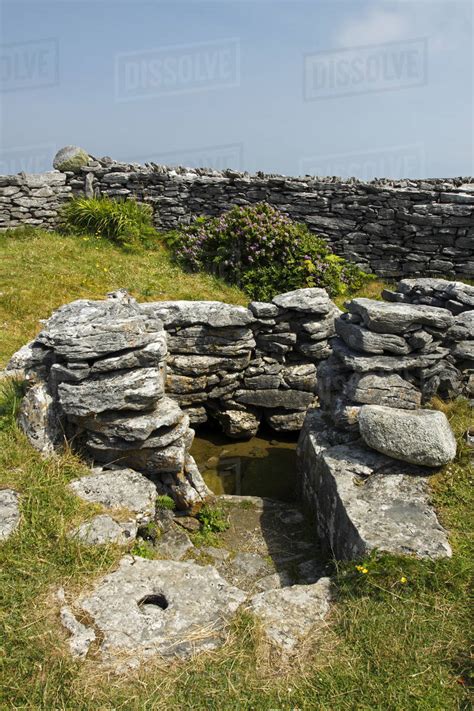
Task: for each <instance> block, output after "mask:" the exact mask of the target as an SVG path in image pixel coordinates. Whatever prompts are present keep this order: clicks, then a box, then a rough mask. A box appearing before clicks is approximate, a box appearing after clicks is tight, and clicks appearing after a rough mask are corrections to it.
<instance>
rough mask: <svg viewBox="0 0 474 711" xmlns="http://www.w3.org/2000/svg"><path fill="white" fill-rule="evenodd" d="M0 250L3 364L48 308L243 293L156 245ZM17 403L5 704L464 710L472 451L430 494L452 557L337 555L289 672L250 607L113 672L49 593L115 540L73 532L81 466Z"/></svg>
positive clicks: (458, 418)
mask: <svg viewBox="0 0 474 711" xmlns="http://www.w3.org/2000/svg"><path fill="white" fill-rule="evenodd" d="M96 247H98V248H97V249H96ZM0 248H1V252H2V262H3V263H2V274H3V275H4V276H3V277H2V291H3V295H2V297H1V301H0V305H1V309H2V312H1V320H2V324H3V326H4V328H3V332H2V349H1V358H2V360H3V361H5V359H6V358H7V357H8V356H9V355H10V354H11V352H12V351H13V350H14V349H15V348H17V347H18V346H19V345H21V344H22V343H23V342H24V341H26V340H27V339H28V338H30V337H31V336H32V335H33V334H34V333H35V331H36V329H37V319H38V318H39V317H43V316H47V315H48V314H49V312H50V311H51V309H52V308H54V307H56V306H58V305H59V304H60V303H63V302H65V301H68V300H70V299H72V298H76V297H79V296H97V297H98V296H102V295H103V294H104V292H105V291H107V290H110V289H112V288H117V287H119V286H126V287H128V288H130V290H131V291H132V293H134V294H135V295H136V296H138V297H142V298H152V299H158V298H179V297H183V298H186V297H188V298H200V297H201V298H220V299H226V300H229V301H230V300H233V301H236V302H239V301H242V300H243V301H245V299H242V297H241V295H240V294H239V292H237V291H236V290H231V289H228V288H224V287H222V285H220V284H219V283H217V282H215V281H214V280H212V279H210V278H208V277H202V276H192V277H190V276H186V275H183V274H182V273H181V272H179V270H177V269H176V268H175V267H171V266H170V265H169V262H168V261H167V259H166V256H165V254H164V253H163V252H161V251H158V252H156V253H152V254H150V253H149V254H146V255H145V254H139V255H124V254H123V253H121V252H120V251H118V250H116V249H114V248H113V247H111V246H110V245H104V244H98V245H97V244H96V245H92V244H90V243H88V242H84V243H79V242H77V241H76V242H75V241H74V240H73V239H71V238H60V237H57V236H52V235H44V234H43V235H39V236H37V237H35V238H34V239H33V240H32V238H31V237H30V238H28V239H26V238H25V239H17V238H15V239H13V238H11V237H10V238H9V239H8V240H5V238H3V243H0ZM97 264H98V265H99V266H96V265H97ZM104 268H105V269H108V270H109V271H107V272H104ZM17 291H19V298H18V301H15V299H14V298H13V297H14V294H15V293H16V292H17ZM5 335H6V339H5ZM15 403H17V398H16V397H15V393H14V391H13V390H12V389H11V388H10V389H9V392H7V393H6V394H5V395H4V396H3V409H1V408H0V482H1V485H2V486H6V485H11V486H14V487H15V488H17V489H18V490H19V491H20V492H22V494H23V497H22V523H21V527H20V530H19V532H18V533H17V534H16V535H14V536H13V537H12V538H11V539H10V540H9V541H7V542H6V543H4V544H3V545H1V546H0V571H1V572H0V596H1V607H0V610H1V612H0V614H1V616H2V619H1V625H0V629H1V630H2V631H1V633H0V634H1V635H2V637H3V638H2V639H1V640H0V648H1V649H2V650H3V652H2V656H1V657H0V659H1V667H2V668H1V686H0V689H1V691H0V708H1V709H4V708H5V709H8V708H31V709H40V708H41V709H48V710H49V709H74V710H75V709H84V710H85V709H87V710H89V709H126V710H127V711H128V710H129V709H134V710H135V709H136V710H137V711H139V710H140V711H142V710H150V711H151V709H153V710H155V709H172V708H179V709H193V710H194V709H212V710H214V709H215V710H216V711H217V710H219V711H227V710H230V709H239V710H240V709H258V711H260V710H263V709H268V710H269V709H295V708H300V709H323V710H327V711H338V710H339V709H341V710H342V709H344V710H345V709H347V710H352V709H358V710H359V709H360V710H366V709H367V710H369V709H370V710H372V709H380V711H382V710H383V711H386V710H392V709H393V710H395V709H396V710H400V711H402V710H403V711H405V710H407V709H422V710H425V709H426V711H428V709H429V710H430V711H431V710H433V709H435V710H440V711H441V710H443V711H444V710H445V709H453V710H454V709H460V708H461V709H468V708H469V701H468V690H467V686H466V683H467V669H468V657H467V648H468V636H469V617H468V612H467V603H466V598H467V589H468V584H469V572H470V571H469V563H470V560H471V561H472V547H471V543H472V539H470V537H469V536H470V533H472V527H471V524H470V516H469V515H470V510H472V484H473V483H474V472H473V470H472V466H470V465H469V463H468V454H467V452H466V451H465V450H464V449H463V448H461V451H460V455H459V458H458V462H457V463H456V464H453V465H450V466H449V467H447V468H445V470H444V471H443V472H441V473H440V474H439V475H438V476H437V477H436V478H435V480H434V498H435V501H436V503H437V505H438V506H439V507H440V509H441V513H442V518H443V522H444V523H445V524H446V525H447V526H448V527H449V528H450V530H451V532H452V537H451V539H452V544H453V547H454V556H453V558H452V559H451V560H446V561H439V562H431V561H424V562H421V561H416V560H413V559H408V558H397V557H394V556H380V557H377V556H372V557H371V558H370V559H368V560H367V561H365V565H366V568H367V570H368V573H366V574H363V573H361V572H359V571H357V570H356V568H355V566H354V564H347V565H344V566H341V567H339V569H338V570H336V571H335V575H336V587H337V590H338V604H337V605H336V606H335V608H334V611H333V613H332V618H331V620H330V625H329V626H328V627H327V629H326V630H325V631H324V633H323V636H322V638H321V639H319V641H318V642H317V644H316V645H315V649H314V650H304V651H302V655H301V657H300V658H299V659H298V661H297V663H295V664H294V666H293V667H292V668H288V669H285V668H283V669H280V668H278V665H276V664H274V663H268V661H265V659H264V658H263V657H262V656H261V655H259V654H258V650H259V643H260V635H259V631H258V628H257V627H255V625H254V624H253V622H252V620H250V619H249V618H248V617H247V616H246V615H241V616H240V617H239V618H238V619H237V621H236V623H235V625H234V626H233V629H232V630H231V634H230V637H229V642H228V644H227V645H226V646H225V647H224V648H223V649H222V650H220V651H218V652H216V653H214V654H212V655H209V656H207V655H202V656H200V657H199V658H197V659H196V660H194V661H191V662H188V663H184V664H179V665H176V666H175V667H174V668H172V669H166V670H163V669H160V668H159V667H155V668H153V667H148V668H147V669H146V670H142V671H141V672H140V673H139V674H135V675H132V676H131V677H130V678H125V677H123V676H122V677H120V678H116V677H112V678H110V679H109V678H108V676H107V675H106V674H104V673H103V672H102V670H100V669H97V667H96V666H95V665H94V661H93V660H91V661H87V662H86V663H83V664H79V663H76V662H74V661H72V660H71V659H70V658H69V656H68V654H67V651H66V649H67V647H66V641H65V640H66V635H65V634H64V633H63V632H62V630H61V627H60V624H59V621H58V607H59V606H58V603H57V602H56V601H55V599H54V591H55V590H57V588H58V587H59V586H60V585H63V586H64V588H65V589H66V591H68V593H72V594H73V593H74V591H75V590H78V589H79V587H81V586H83V585H85V584H89V583H90V581H91V580H93V579H94V578H95V577H96V576H98V575H101V574H104V573H105V572H106V571H109V570H111V569H113V568H114V566H115V565H116V564H117V561H118V560H119V558H120V556H121V551H120V550H118V549H117V548H115V547H109V548H105V549H104V548H102V549H100V550H97V549H89V548H87V547H83V546H79V545H78V544H77V543H74V542H72V541H71V540H69V538H68V537H67V535H66V534H67V531H68V530H69V529H70V528H71V527H72V526H73V525H76V524H77V523H78V522H79V521H81V520H84V519H85V518H86V517H87V516H88V515H90V512H91V511H92V510H93V508H92V507H87V506H85V505H83V504H81V503H80V502H79V501H78V500H77V499H76V498H74V497H73V496H71V495H70V494H69V493H68V490H67V487H66V484H67V482H68V481H70V480H71V479H72V478H74V477H76V476H78V475H79V474H80V473H81V471H83V467H82V465H81V463H80V461H79V460H78V459H77V458H76V457H74V456H73V455H71V454H69V453H68V454H67V455H65V456H63V457H61V458H58V459H55V460H42V459H41V458H40V457H39V456H38V454H37V453H36V452H34V451H33V450H32V449H31V447H29V446H28V444H27V442H26V440H25V438H24V436H23V435H22V434H21V433H20V432H19V431H18V429H17V427H16V425H15V420H14V417H13V416H12V414H11V413H12V409H13V408H14V406H15ZM439 406H440V407H441V406H442V405H441V404H440V405H439ZM447 414H448V416H449V417H450V418H451V419H452V422H453V425H454V426H455V427H456V429H457V432H458V434H459V436H461V434H462V432H463V431H464V430H465V428H466V424H467V421H468V419H469V417H470V413H469V409H468V407H467V404H465V403H464V404H463V403H458V404H457V405H456V406H455V407H453V406H450V407H449V408H447ZM402 577H406V578H407V582H406V583H402V582H401V578H402Z"/></svg>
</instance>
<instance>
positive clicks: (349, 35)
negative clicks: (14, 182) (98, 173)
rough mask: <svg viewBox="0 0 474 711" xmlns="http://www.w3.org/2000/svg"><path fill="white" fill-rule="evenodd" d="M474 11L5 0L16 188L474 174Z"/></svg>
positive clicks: (6, 135) (6, 115)
mask: <svg viewBox="0 0 474 711" xmlns="http://www.w3.org/2000/svg"><path fill="white" fill-rule="evenodd" d="M473 4H474V0H439V1H438V0H393V1H390V2H386V1H385V0H304V1H300V0H237V1H235V0H215V1H214V2H209V1H207V0H173V1H172V2H167V1H165V0H147V1H143V0H60V1H58V0H44V1H43V0H0V34H1V37H0V41H1V47H0V102H1V106H0V174H1V173H3V174H5V173H16V172H19V171H21V170H25V171H27V172H39V171H43V170H50V169H51V167H52V159H53V156H54V154H55V152H56V151H57V150H58V149H59V148H61V147H62V146H65V145H69V144H73V145H78V146H81V147H83V148H84V149H85V150H87V151H88V152H89V153H90V154H91V155H94V156H97V157H100V156H104V155H108V156H111V157H113V158H115V159H117V160H125V161H137V162H140V163H143V162H146V161H154V162H156V163H162V164H168V165H180V164H181V165H186V166H191V167H199V166H203V167H211V168H215V169H223V168H226V167H228V168H234V169H237V170H247V171H250V172H256V171H259V170H261V171H264V172H266V173H283V174H286V175H304V174H310V175H338V176H342V177H350V176H355V177H358V178H362V179H372V178H374V177H391V178H422V177H453V176H467V175H472V174H473V103H474V102H473V72H472V70H473Z"/></svg>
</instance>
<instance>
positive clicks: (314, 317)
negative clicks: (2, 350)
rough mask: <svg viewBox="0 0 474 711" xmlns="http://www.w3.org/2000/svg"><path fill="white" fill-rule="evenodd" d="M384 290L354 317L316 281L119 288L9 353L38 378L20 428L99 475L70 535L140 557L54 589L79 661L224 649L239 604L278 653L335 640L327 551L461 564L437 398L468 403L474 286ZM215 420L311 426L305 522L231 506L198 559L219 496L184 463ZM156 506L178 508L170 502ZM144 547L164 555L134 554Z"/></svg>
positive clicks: (10, 518) (25, 373)
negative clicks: (196, 536) (202, 513)
mask: <svg viewBox="0 0 474 711" xmlns="http://www.w3.org/2000/svg"><path fill="white" fill-rule="evenodd" d="M385 298H386V300H385V301H375V300H370V299H353V300H351V301H349V302H348V303H347V304H346V309H347V310H346V311H345V312H344V313H343V312H341V311H339V309H337V308H336V307H335V305H334V304H333V303H332V302H331V300H330V299H329V297H328V295H327V294H326V292H325V291H324V290H321V289H300V290H297V291H294V292H289V293H287V294H280V295H278V296H276V297H275V298H274V299H273V301H272V302H271V303H262V302H253V303H251V304H249V307H248V308H244V307H241V306H232V305H228V304H223V303H218V302H202V301H201V302H192V301H189V302H182V301H177V302H155V303H146V304H139V303H137V302H136V301H135V300H134V299H132V298H131V297H130V296H129V295H128V294H127V292H126V291H124V290H122V291H118V292H114V293H112V294H109V295H108V298H107V299H105V300H102V301H91V300H85V299H83V300H78V301H74V302H72V303H70V304H66V305H64V306H62V307H61V308H60V309H58V310H57V311H55V312H54V313H53V314H52V316H51V317H50V318H49V319H48V320H47V321H45V322H44V324H43V328H42V330H41V331H40V333H39V334H38V336H37V337H36V339H35V340H34V341H33V342H32V343H30V344H28V345H26V346H24V347H23V348H22V349H20V351H18V352H17V353H16V354H15V355H14V356H13V357H12V359H11V361H10V363H9V365H8V367H7V369H6V375H10V376H17V377H21V378H23V379H26V384H27V391H26V395H25V397H24V399H23V402H22V406H21V410H20V416H19V421H20V425H21V427H22V428H23V430H24V432H25V433H26V435H27V437H28V438H29V440H30V442H31V443H32V444H33V446H35V447H36V448H37V449H39V450H40V451H41V452H43V454H44V455H46V456H51V455H54V453H55V452H56V451H58V450H59V449H60V448H61V446H62V444H63V443H64V441H65V440H67V441H68V442H69V443H70V444H71V445H72V446H73V447H74V448H76V449H78V450H79V451H80V452H81V453H82V454H83V455H84V456H85V460H86V462H87V463H88V464H89V465H90V472H89V473H88V474H86V475H85V476H81V477H80V478H78V479H75V480H73V481H72V482H70V483H69V487H70V489H71V491H72V492H73V493H74V494H75V495H76V496H78V497H80V498H81V499H83V500H85V501H87V502H90V503H94V504H96V505H99V506H100V507H101V511H102V512H101V513H98V514H96V515H94V516H93V517H92V518H89V519H88V520H86V521H84V522H83V523H81V524H80V525H79V526H78V527H77V528H76V529H74V530H72V531H69V532H68V535H69V536H70V537H71V538H73V539H75V540H77V541H78V543H80V544H81V545H98V544H110V543H113V544H116V545H119V546H124V547H125V546H126V547H127V548H126V551H125V552H127V551H128V552H129V553H131V555H125V556H124V557H122V559H121V562H120V565H119V567H118V569H117V570H115V571H112V572H110V573H109V574H108V575H106V576H105V577H103V578H102V579H100V580H98V581H95V582H94V584H93V587H92V588H91V589H88V590H83V591H82V592H80V594H79V595H77V594H76V593H75V594H74V595H72V594H68V593H67V592H65V591H64V590H63V589H60V590H59V591H58V592H57V600H58V603H59V610H58V612H59V617H60V620H61V622H62V624H63V626H64V627H65V628H66V630H67V631H68V633H69V635H70V637H69V638H68V644H69V648H70V651H71V653H72V654H73V655H74V656H76V657H79V658H85V657H86V656H87V655H88V654H89V652H90V651H91V650H95V651H94V654H97V652H98V653H99V654H100V659H101V661H103V662H105V663H107V664H113V665H114V666H115V668H117V669H120V670H122V669H124V668H126V667H127V666H137V665H138V664H140V663H141V661H144V660H145V659H147V658H151V657H155V656H156V655H160V656H162V657H170V656H178V657H188V656H190V655H192V654H194V653H196V652H197V651H204V650H210V649H215V648H216V647H217V646H219V645H221V644H222V643H223V642H224V640H225V635H226V629H227V626H228V624H229V622H230V620H231V619H232V616H233V615H234V614H235V612H236V610H237V609H238V608H239V607H241V606H245V608H246V609H247V610H249V611H250V612H251V613H252V614H253V615H255V616H256V618H257V619H258V620H259V621H260V623H261V625H262V630H263V632H264V637H265V639H266V641H267V643H268V644H270V645H271V646H273V647H275V648H277V649H278V650H279V651H280V653H281V654H284V655H289V654H293V653H294V652H295V651H296V650H298V648H299V646H300V645H301V643H302V642H303V641H304V640H305V639H307V638H308V636H309V635H317V634H321V632H322V629H323V624H324V622H323V620H324V618H325V617H326V615H327V614H328V611H329V609H330V605H331V602H332V588H331V580H330V578H329V577H328V567H327V562H328V560H329V559H332V558H335V559H339V560H341V559H358V558H360V557H361V556H363V555H365V554H366V553H367V552H369V551H370V550H373V549H380V550H383V551H389V552H392V553H396V554H412V555H416V556H419V557H429V558H438V557H444V556H449V555H451V549H450V546H449V543H448V538H447V533H446V531H445V530H444V529H443V527H442V526H441V525H440V522H439V521H438V518H437V515H436V512H435V510H434V508H433V506H432V503H431V499H430V489H429V477H430V475H431V474H432V473H433V472H435V471H437V470H438V469H439V467H440V466H443V465H445V464H447V463H449V462H450V461H451V460H452V459H453V458H454V456H455V454H456V441H455V439H454V436H453V433H452V431H451V428H450V426H449V423H448V420H447V418H446V416H445V415H444V414H443V413H442V412H440V411H436V410H434V409H430V408H429V407H428V402H429V400H430V398H431V397H432V396H433V395H436V394H439V395H442V396H443V397H449V398H452V397H455V396H457V395H460V394H462V395H465V396H467V397H470V398H472V397H473V396H474V382H473V379H474V321H473V318H474V287H471V286H468V285H466V284H463V283H461V282H449V281H444V280H439V279H428V278H425V279H406V280H402V281H401V282H400V283H399V284H398V286H397V288H396V289H395V290H393V291H387V292H386V293H385ZM208 418H213V419H215V420H216V421H217V422H218V423H220V425H221V426H222V428H223V429H224V431H225V432H227V433H228V435H229V436H232V437H251V436H252V435H253V434H255V432H256V431H257V429H258V427H259V424H260V423H261V422H262V421H265V422H266V423H267V425H269V426H270V427H273V428H274V429H275V430H276V431H282V430H283V431H285V430H300V435H299V442H298V451H297V455H298V456H297V459H298V471H297V472H289V476H292V475H293V476H294V477H295V483H297V485H298V489H299V493H300V499H301V504H302V506H303V508H305V509H306V516H305V515H304V514H303V512H302V510H301V509H300V508H299V507H298V505H289V504H287V503H284V502H278V501H274V500H271V499H259V498H258V497H233V496H223V497H220V505H223V506H227V509H226V511H228V516H229V517H230V520H231V522H232V523H231V529H230V531H229V534H230V535H228V536H227V538H226V539H224V541H223V543H224V545H223V547H219V548H213V547H206V548H204V549H201V548H199V547H195V545H194V544H193V542H192V540H191V538H190V536H189V535H188V533H186V531H191V532H192V531H196V530H198V529H199V525H200V524H199V521H198V520H197V519H196V517H195V516H196V514H197V513H198V512H199V510H200V508H201V507H202V505H203V504H204V503H207V502H209V501H211V500H212V499H213V494H212V492H211V491H209V489H208V488H207V486H206V484H205V482H204V481H203V479H202V477H201V474H200V472H199V470H198V467H197V466H196V464H195V462H194V460H193V458H192V456H191V454H190V447H191V443H192V441H193V437H194V430H193V429H192V428H191V424H193V423H195V424H199V423H201V422H203V421H205V420H206V419H208ZM0 494H1V496H0V538H6V537H8V536H10V535H12V534H14V532H15V530H16V529H17V528H18V527H21V515H20V504H21V496H20V495H19V494H18V493H17V492H15V491H13V490H9V489H6V490H4V491H3V492H0ZM163 494H167V495H169V496H171V497H172V498H173V499H174V501H175V504H176V508H177V510H176V511H175V512H171V511H170V510H168V509H166V508H164V509H163V508H162V507H161V506H160V500H159V499H157V497H158V496H159V495H163ZM242 504H245V506H242ZM308 517H309V518H310V519H311V521H312V522H313V523H314V527H313V528H312V529H310V528H308V526H307V520H308ZM239 528H240V532H239ZM313 529H315V530H316V536H315V535H314V532H313ZM142 536H148V538H146V539H143V538H142ZM150 536H151V537H152V538H153V541H154V542H153V546H154V547H155V549H156V553H157V554H158V557H159V558H160V560H146V559H145V558H144V557H143V556H142V555H141V553H138V554H136V549H135V548H133V547H131V546H130V544H131V543H133V541H134V539H135V538H136V537H138V538H139V541H140V542H141V543H140V545H142V544H143V540H150ZM242 538H243V539H244V540H245V541H246V542H247V541H249V545H251V550H248V549H247V548H244V550H242V548H241V547H240V549H239V546H242V543H241V541H242ZM203 554H204V558H203V557H202V556H203ZM210 560H211V561H212V564H211V565H209V561H210ZM196 590H198V591H199V595H196ZM83 620H85V623H84V622H83Z"/></svg>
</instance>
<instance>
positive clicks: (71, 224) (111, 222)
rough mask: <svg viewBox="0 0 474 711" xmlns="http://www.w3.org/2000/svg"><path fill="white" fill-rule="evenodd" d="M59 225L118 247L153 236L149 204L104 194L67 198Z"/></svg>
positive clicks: (135, 244) (155, 235)
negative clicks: (107, 241)
mask: <svg viewBox="0 0 474 711" xmlns="http://www.w3.org/2000/svg"><path fill="white" fill-rule="evenodd" d="M61 225H62V229H63V230H64V231H65V232H67V233H68V232H70V233H73V234H83V233H87V234H92V235H95V236H96V237H105V238H106V239H109V240H111V241H112V242H116V243H117V244H119V245H121V246H129V247H133V246H137V245H139V244H140V243H141V242H144V241H146V240H149V239H151V238H155V239H156V238H157V233H156V231H155V229H154V227H153V210H152V207H151V205H147V204H146V203H140V202H137V201H136V200H134V199H128V200H114V199H112V198H109V197H107V196H105V195H104V196H99V197H92V198H86V197H75V198H73V199H72V200H70V201H69V202H68V203H66V205H65V206H64V207H63V209H62V213H61Z"/></svg>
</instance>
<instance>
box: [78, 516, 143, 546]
mask: <svg viewBox="0 0 474 711" xmlns="http://www.w3.org/2000/svg"><path fill="white" fill-rule="evenodd" d="M70 535H71V538H75V539H77V540H80V541H81V542H82V543H86V544H88V545H91V546H100V545H106V544H108V543H116V544H118V545H125V544H127V543H130V541H131V540H132V539H133V538H135V536H136V535H137V523H136V521H124V522H118V521H114V519H113V518H112V517H111V516H107V514H98V515H97V516H94V517H93V518H91V519H90V520H89V521H84V523H81V525H80V526H78V527H77V528H76V529H75V530H74V531H72V532H71V534H70Z"/></svg>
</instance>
